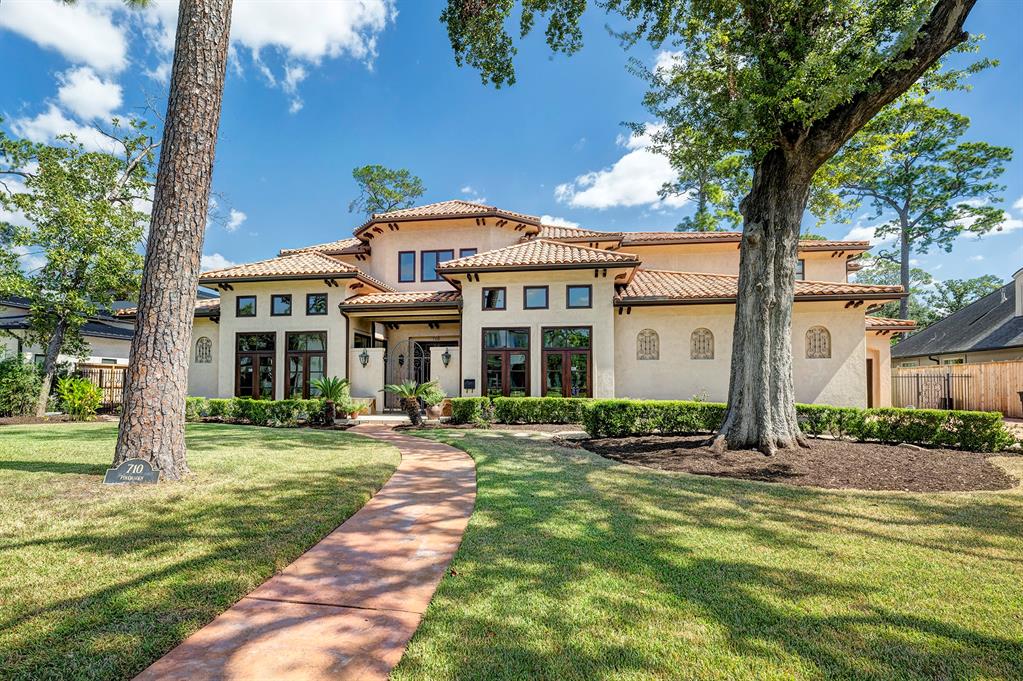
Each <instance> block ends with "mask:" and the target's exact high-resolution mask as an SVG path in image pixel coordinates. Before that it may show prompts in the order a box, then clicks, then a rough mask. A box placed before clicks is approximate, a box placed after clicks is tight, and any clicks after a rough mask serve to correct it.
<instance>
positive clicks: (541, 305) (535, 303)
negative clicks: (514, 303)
mask: <svg viewBox="0 0 1023 681" xmlns="http://www.w3.org/2000/svg"><path fill="white" fill-rule="evenodd" d="M548 294H549V289H548V288H547V287H546V286H524V287H523V288H522V307H523V308H524V309H526V310H546V309H547V308H548V307H549V305H548V300H547V296H548Z"/></svg>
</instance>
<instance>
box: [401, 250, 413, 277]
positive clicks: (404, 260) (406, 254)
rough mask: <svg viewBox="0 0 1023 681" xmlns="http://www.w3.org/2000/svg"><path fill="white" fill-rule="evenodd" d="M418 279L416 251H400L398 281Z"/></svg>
mask: <svg viewBox="0 0 1023 681" xmlns="http://www.w3.org/2000/svg"><path fill="white" fill-rule="evenodd" d="M415 280H416V252H415V251H399V252H398V281H415Z"/></svg>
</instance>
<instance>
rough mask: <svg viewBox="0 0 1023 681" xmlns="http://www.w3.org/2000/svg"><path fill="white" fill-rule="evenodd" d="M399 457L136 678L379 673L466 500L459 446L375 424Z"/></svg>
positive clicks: (411, 623)
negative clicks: (285, 562) (320, 534)
mask: <svg viewBox="0 0 1023 681" xmlns="http://www.w3.org/2000/svg"><path fill="white" fill-rule="evenodd" d="M351 432H355V433H359V434H360V435H367V436H369V437H373V438H377V439H379V440H382V441H384V442H388V443H389V444H393V445H394V446H396V447H397V448H398V449H399V450H400V451H401V464H400V465H399V466H398V469H397V470H396V471H395V472H394V475H392V476H391V479H390V480H388V481H387V484H385V485H384V486H383V487H382V488H381V489H380V491H379V492H378V493H377V494H376V496H374V497H373V498H372V499H371V500H370V501H369V502H368V503H367V504H366V505H365V506H363V507H362V508H361V509H360V510H359V511H358V512H357V513H356V514H355V515H353V516H352V517H351V518H349V519H348V520H346V521H345V522H344V524H342V525H341V526H340V527H338V528H337V529H336V530H334V531H333V532H331V533H330V534H329V535H327V536H326V537H324V538H323V540H322V541H320V543H318V544H316V545H315V546H314V547H312V548H311V549H309V550H308V551H306V552H305V553H304V554H302V555H301V556H300V557H299V558H298V560H296V561H295V562H294V563H292V564H291V565H289V566H288V567H287V568H285V569H284V571H283V572H281V573H280V574H278V575H276V576H275V577H272V578H270V579H269V580H268V581H266V582H265V583H263V585H261V586H260V587H258V588H257V589H256V590H255V591H253V592H252V593H250V594H248V595H247V596H245V597H244V598H242V599H241V600H240V601H238V602H237V603H235V604H234V605H233V606H231V608H229V609H228V610H227V611H225V612H224V613H222V614H221V615H219V616H218V617H217V618H216V619H215V620H213V621H212V622H210V623H209V624H208V625H206V626H205V627H203V628H202V629H200V630H199V631H197V632H196V633H195V634H193V635H192V636H190V637H189V638H188V639H186V640H185V641H184V642H183V643H182V644H181V645H179V646H178V647H177V648H175V649H174V650H172V651H170V652H169V653H167V655H165V656H164V657H162V658H160V659H159V660H157V661H156V662H155V663H153V664H152V665H151V666H150V667H149V668H148V669H146V670H145V671H144V672H142V673H141V674H140V675H139V676H138V677H136V678H138V679H189V680H191V679H204V680H205V679H246V680H250V679H303V680H305V679H385V678H387V675H388V673H389V672H390V671H391V668H392V667H394V665H395V664H397V663H398V660H399V659H401V655H402V653H403V652H404V650H405V645H406V644H407V643H408V640H409V638H411V636H412V634H413V632H415V630H416V627H417V626H419V620H420V618H421V617H422V615H423V612H424V611H425V610H426V606H427V605H428V604H429V602H430V598H431V597H432V596H433V592H434V591H435V590H436V588H437V584H438V583H439V582H440V579H441V577H442V576H443V575H444V572H445V570H446V569H447V566H448V564H449V563H450V561H451V558H452V556H454V554H455V551H456V550H457V549H458V545H459V543H460V542H461V540H462V534H463V532H464V531H465V526H466V524H467V523H468V521H469V516H470V515H472V509H473V504H474V503H475V500H476V469H475V467H474V464H473V461H472V459H471V458H470V457H469V456H468V455H467V454H466V453H465V452H463V451H461V450H458V449H455V448H453V447H449V446H447V445H443V444H439V443H435V442H430V441H428V440H423V439H420V438H416V437H410V436H407V435H403V434H401V433H397V432H394V431H392V430H390V429H387V428H383V427H380V426H368V425H367V426H357V427H355V428H353V429H352V431H351Z"/></svg>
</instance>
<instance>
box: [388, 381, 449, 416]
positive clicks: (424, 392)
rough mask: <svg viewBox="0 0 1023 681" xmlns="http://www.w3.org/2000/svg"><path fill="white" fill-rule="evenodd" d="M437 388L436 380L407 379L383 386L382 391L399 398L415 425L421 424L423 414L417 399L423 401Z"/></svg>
mask: <svg viewBox="0 0 1023 681" xmlns="http://www.w3.org/2000/svg"><path fill="white" fill-rule="evenodd" d="M437 390H439V388H438V387H437V381H429V382H427V383H416V382H415V381H412V380H408V381H405V382H403V383H398V384H391V385H385V386H384V392H389V393H391V394H392V395H396V396H397V397H398V399H399V400H401V406H402V408H403V409H404V410H405V413H406V414H408V419H409V421H411V422H412V425H413V426H416V427H419V426H422V425H423V415H422V414H421V413H420V410H419V400H421V399H422V400H424V401H425V399H426V398H427V397H429V396H430V395H432V394H435V392H436V391H437ZM442 399H443V398H442Z"/></svg>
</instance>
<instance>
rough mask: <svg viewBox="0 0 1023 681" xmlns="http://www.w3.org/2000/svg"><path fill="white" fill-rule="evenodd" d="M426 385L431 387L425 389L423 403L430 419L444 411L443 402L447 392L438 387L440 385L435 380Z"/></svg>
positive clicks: (438, 416) (435, 417) (437, 416)
mask: <svg viewBox="0 0 1023 681" xmlns="http://www.w3.org/2000/svg"><path fill="white" fill-rule="evenodd" d="M427 385H432V386H433V387H432V388H430V389H429V390H427V392H426V394H425V395H423V404H425V405H426V414H427V415H428V416H429V417H430V418H432V419H438V418H440V417H441V414H442V413H443V411H444V407H443V404H442V403H443V402H444V400H445V399H446V398H447V394H446V393H445V392H444V391H443V390H441V389H440V386H439V385H438V384H437V382H436V381H431V382H430V383H427Z"/></svg>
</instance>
